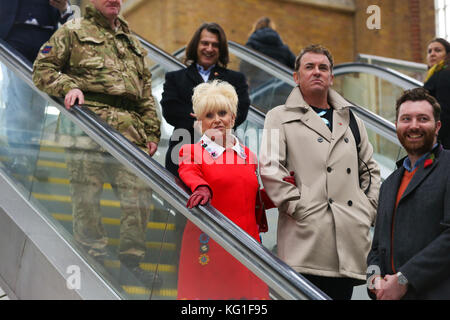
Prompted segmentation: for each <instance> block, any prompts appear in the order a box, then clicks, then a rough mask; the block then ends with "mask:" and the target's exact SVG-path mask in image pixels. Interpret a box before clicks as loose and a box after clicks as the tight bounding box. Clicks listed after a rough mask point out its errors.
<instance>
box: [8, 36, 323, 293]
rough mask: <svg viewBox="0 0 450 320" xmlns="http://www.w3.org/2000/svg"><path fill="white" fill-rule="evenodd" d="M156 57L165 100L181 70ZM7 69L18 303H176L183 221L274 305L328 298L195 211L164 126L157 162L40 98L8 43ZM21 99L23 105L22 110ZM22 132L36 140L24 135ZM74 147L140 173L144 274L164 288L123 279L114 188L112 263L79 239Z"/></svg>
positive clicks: (210, 214)
mask: <svg viewBox="0 0 450 320" xmlns="http://www.w3.org/2000/svg"><path fill="white" fill-rule="evenodd" d="M149 51H150V58H151V59H152V60H153V61H154V63H155V64H154V67H153V69H152V73H153V86H154V93H155V95H156V96H157V95H158V92H161V90H162V88H161V87H162V83H163V81H164V79H163V76H164V73H165V72H167V71H169V70H174V69H178V68H180V67H181V65H180V64H179V63H178V62H176V61H175V60H174V59H171V58H170V57H168V56H167V55H165V54H164V53H163V52H160V51H158V50H157V49H151V50H149ZM0 68H1V72H0V87H1V89H2V94H1V95H0V111H1V114H0V119H1V121H2V126H1V132H0V185H1V190H2V192H1V195H0V261H1V263H0V287H2V289H3V290H4V291H5V292H6V293H7V294H8V296H9V297H11V298H18V299H153V300H156V299H175V298H176V294H177V283H176V281H177V268H178V260H177V254H176V250H177V248H176V246H175V241H174V239H175V237H176V233H177V232H179V230H176V226H175V223H174V221H175V216H176V215H180V214H181V215H183V216H185V217H186V218H188V219H189V220H191V221H192V222H193V223H194V224H196V225H197V226H198V227H199V228H200V229H202V230H203V231H204V232H205V233H207V234H208V235H209V236H211V237H212V238H213V239H214V240H215V241H216V242H217V243H219V244H220V245H221V246H222V247H223V248H224V249H225V250H227V251H228V252H229V253H230V254H231V255H232V256H233V257H234V258H235V259H238V260H239V261H240V262H241V263H242V264H243V265H244V266H245V267H246V268H248V269H249V270H250V271H252V272H253V273H254V274H255V275H256V276H258V277H259V278H260V279H261V280H262V281H264V282H265V283H266V284H267V285H268V286H269V288H270V292H271V297H272V298H274V299H327V298H328V297H327V296H326V295H324V294H323V293H322V292H321V291H320V290H318V289H317V288H315V287H314V286H313V285H311V284H310V283H309V282H308V281H307V280H305V279H304V278H303V277H301V276H300V275H298V274H297V273H296V272H295V271H294V270H292V269H291V268H289V267H288V266H287V265H286V264H284V263H283V262H282V261H280V260H279V259H278V258H277V257H275V256H274V255H272V254H271V252H270V251H269V250H268V249H266V248H264V247H263V246H261V245H260V244H259V243H257V242H256V241H254V240H253V239H252V238H251V237H250V236H248V235H247V234H246V233H244V232H242V231H241V230H240V229H239V228H238V227H237V226H236V225H235V224H234V223H232V222H231V221H230V220H229V219H227V218H226V217H224V216H223V215H222V214H221V213H220V212H218V211H217V210H215V209H214V208H213V207H211V206H206V207H201V208H195V209H192V210H188V209H186V207H185V203H186V201H187V199H188V192H187V190H186V189H185V187H184V186H183V185H182V184H181V183H180V182H179V181H177V180H175V179H174V177H173V176H172V175H171V174H170V173H168V172H167V171H166V170H165V169H164V168H163V166H162V165H161V163H163V161H164V156H165V149H164V144H165V143H166V142H167V137H168V136H169V134H170V132H167V130H166V129H165V128H162V131H163V134H164V135H165V139H163V140H162V142H161V147H160V148H159V149H158V153H157V154H156V155H155V157H154V158H149V157H148V156H147V155H146V154H145V153H143V152H142V151H140V150H139V149H138V148H136V147H135V146H134V145H133V144H132V143H130V142H129V141H128V140H127V139H125V138H124V137H123V136H122V135H120V134H119V133H117V132H116V131H114V130H111V129H110V128H108V127H107V126H105V125H104V124H103V123H102V122H101V121H99V120H97V118H96V117H95V116H93V115H92V114H91V112H90V111H89V110H88V109H85V108H83V107H80V106H76V107H74V108H72V109H71V110H70V111H68V110H66V109H65V108H64V107H63V106H62V101H61V100H60V99H56V98H52V97H49V96H47V95H46V94H44V93H42V92H40V91H38V90H37V89H36V88H35V87H34V85H33V83H32V81H31V66H30V65H28V64H27V63H24V62H23V61H22V60H20V59H19V58H18V57H17V55H16V54H15V53H14V52H13V51H11V50H10V49H9V48H8V46H6V45H5V44H4V43H1V44H0ZM18 83H19V84H20V86H19V85H18ZM13 86H16V87H21V88H22V89H21V91H20V92H19V95H20V97H15V99H10V97H9V96H8V95H9V94H11V91H12V90H11V88H12V87H13ZM25 97H27V98H26V99H25ZM28 97H31V98H28ZM19 98H20V103H15V102H16V101H19ZM22 98H24V99H22ZM16 99H17V100H16ZM27 99H28V100H27ZM157 100H159V97H158V99H157ZM26 101H28V104H25V102H26ZM20 110H26V112H28V113H29V112H33V113H36V114H40V115H41V118H40V119H41V120H40V121H34V122H37V123H31V124H30V123H28V124H27V125H28V126H29V127H25V126H24V125H23V123H22V122H21V120H23V117H22V118H21V120H17V121H18V122H15V121H12V120H8V119H11V118H10V117H9V115H10V114H12V113H13V111H14V112H20ZM33 116H34V115H33ZM252 116H253V117H256V118H257V117H258V115H256V114H253V115H252ZM61 118H65V121H68V122H70V124H71V127H72V128H74V129H76V131H81V132H83V133H84V134H85V137H84V138H85V139H84V140H83V143H82V144H80V145H75V146H74V139H73V137H72V136H70V135H68V134H67V133H64V134H62V133H61V132H60V131H59V130H58V126H59V120H58V119H61ZM36 119H37V118H36ZM258 119H259V120H258V121H261V118H258ZM31 127H33V129H30V128H31ZM21 135H22V136H23V135H25V136H26V137H27V138H25V139H22V140H20V139H19V138H17V137H18V136H21ZM73 148H79V149H83V148H85V149H87V151H89V153H90V157H92V158H93V159H99V158H101V161H102V163H104V164H105V165H106V166H108V167H113V168H115V170H129V171H131V172H132V173H134V174H135V175H136V176H137V177H138V179H139V180H140V181H141V182H142V184H143V185H145V188H146V191H145V192H148V193H151V195H152V198H151V205H150V208H149V212H150V219H149V223H148V224H147V232H146V237H147V239H146V248H147V252H146V257H145V260H144V261H143V262H142V263H141V264H140V268H141V269H143V270H147V271H151V272H153V273H155V274H158V275H159V276H160V277H161V278H162V279H163V285H162V287H160V288H156V287H155V288H153V287H145V286H144V285H143V284H136V283H135V282H132V283H130V284H127V283H125V284H124V283H119V282H118V273H119V270H120V262H119V260H118V258H117V247H118V245H119V243H118V242H119V241H118V239H119V232H120V201H119V200H118V198H117V196H116V194H115V190H114V186H113V185H111V184H109V183H105V184H104V185H103V192H102V195H101V202H100V207H101V208H100V209H101V213H102V222H103V224H104V225H105V228H106V233H107V235H108V253H109V256H108V258H107V259H106V261H105V262H104V263H100V262H99V261H96V260H95V259H93V258H92V257H91V256H90V255H89V254H87V252H86V250H85V249H84V248H83V247H82V246H80V245H79V243H77V242H76V241H75V240H74V238H73V236H72V223H73V220H72V214H71V212H72V206H73V205H74V204H73V202H72V200H73V199H72V198H71V193H70V183H69V175H68V172H67V163H66V156H67V152H68V150H72V149H73ZM18 158H26V159H27V160H28V166H16V165H15V164H16V162H15V160H16V159H18ZM89 159H90V158H89ZM107 180H108V179H107ZM86 188H89V185H88V184H87V185H86ZM93 205H94V204H93ZM272 231H273V230H272Z"/></svg>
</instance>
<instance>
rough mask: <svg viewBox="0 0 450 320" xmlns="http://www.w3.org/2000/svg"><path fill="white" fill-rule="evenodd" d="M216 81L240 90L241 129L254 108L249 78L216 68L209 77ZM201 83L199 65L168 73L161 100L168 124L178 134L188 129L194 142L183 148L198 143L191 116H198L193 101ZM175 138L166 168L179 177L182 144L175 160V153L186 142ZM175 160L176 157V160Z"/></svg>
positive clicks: (191, 141)
mask: <svg viewBox="0 0 450 320" xmlns="http://www.w3.org/2000/svg"><path fill="white" fill-rule="evenodd" d="M213 79H220V80H223V81H227V82H228V83H230V84H231V85H233V86H234V88H235V89H236V92H237V95H238V99H239V102H238V110H237V115H236V121H235V127H237V126H239V125H240V124H241V123H242V122H244V121H245V119H246V118H247V114H248V109H249V106H250V98H249V96H248V85H247V81H246V79H245V76H244V75H243V74H242V73H240V72H236V71H232V70H229V69H225V68H221V67H219V66H215V67H214V68H213V69H212V70H211V74H210V76H209V80H213ZM201 83H203V79H202V77H201V76H200V74H199V73H198V71H197V67H196V64H195V63H193V64H191V65H190V66H189V67H187V68H186V69H182V70H178V71H173V72H168V73H166V80H165V83H164V92H163V94H162V99H161V107H162V113H163V116H164V118H165V119H166V121H167V122H168V123H169V124H170V125H172V126H174V127H175V128H174V130H176V129H186V130H187V131H188V132H189V134H190V138H191V139H190V140H189V141H186V140H184V141H183V142H182V143H183V144H186V143H195V142H196V141H194V129H193V125H194V118H193V117H191V116H190V113H192V112H194V111H193V109H192V100H191V99H192V94H193V90H194V88H195V87H196V86H197V85H199V84H201ZM175 136H176V134H175V135H173V136H172V138H171V141H170V142H169V149H168V151H167V154H166V168H167V169H168V170H169V171H170V172H172V174H174V175H175V176H178V165H177V164H176V163H174V161H172V159H171V158H173V159H178V158H177V157H178V151H179V148H180V147H181V144H179V145H178V147H177V148H176V150H174V155H173V156H172V157H171V153H172V150H173V149H174V147H175V145H177V144H178V143H179V142H181V141H182V138H181V137H179V138H175ZM175 153H176V154H175ZM174 156H176V157H175V158H174Z"/></svg>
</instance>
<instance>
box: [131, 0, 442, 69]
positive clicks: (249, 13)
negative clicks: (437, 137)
mask: <svg viewBox="0 0 450 320" xmlns="http://www.w3.org/2000/svg"><path fill="white" fill-rule="evenodd" d="M127 1H134V2H136V3H138V5H136V6H134V8H133V9H131V10H129V11H128V12H126V13H125V17H126V19H127V20H128V21H129V22H130V26H131V28H132V29H133V30H134V31H135V32H137V33H138V34H140V35H142V36H143V37H144V38H146V39H148V40H149V41H151V42H153V43H155V44H157V45H158V46H160V47H161V48H162V49H164V50H166V51H168V52H173V51H175V50H177V49H178V48H180V47H182V46H184V45H185V44H186V43H187V41H189V39H190V38H191V36H192V34H193V33H194V31H195V30H196V28H197V27H198V26H199V25H200V24H201V23H202V22H212V21H214V22H217V23H219V24H220V25H221V26H222V27H223V28H224V30H225V32H226V34H227V36H228V38H229V39H230V40H234V41H236V42H239V43H245V42H246V40H247V38H248V35H249V32H250V30H251V28H252V25H253V23H254V22H255V20H257V19H258V18H259V17H261V16H264V15H267V16H269V17H271V18H272V20H273V21H275V23H276V26H277V31H278V32H279V33H280V35H281V37H282V39H283V41H284V42H286V43H287V44H288V45H289V47H290V48H291V50H292V51H293V52H294V53H295V54H297V53H298V52H299V51H300V50H301V48H302V47H304V46H305V45H307V44H310V43H321V44H323V45H325V46H327V47H328V48H329V49H330V50H331V52H332V53H333V55H334V57H335V60H336V63H342V62H348V61H353V60H354V59H355V57H356V54H357V53H366V54H373V55H379V56H385V57H390V58H397V59H404V60H409V61H416V62H425V51H426V46H427V43H428V41H429V40H430V39H432V38H433V37H434V36H435V16H434V1H431V0H355V1H354V3H355V10H340V9H336V8H333V7H326V6H316V5H311V4H307V3H306V2H304V1H293V0H290V1H287V0H226V1H224V0H141V1H136V0H125V1H124V3H126V2H127ZM309 2H311V1H309ZM370 5H378V6H379V7H380V9H381V29H380V30H369V29H368V28H367V26H366V21H367V19H368V17H369V14H367V13H366V10H367V7H368V6H370Z"/></svg>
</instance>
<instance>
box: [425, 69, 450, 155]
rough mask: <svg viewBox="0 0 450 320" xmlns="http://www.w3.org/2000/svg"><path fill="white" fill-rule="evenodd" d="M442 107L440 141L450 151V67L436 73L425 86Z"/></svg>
mask: <svg viewBox="0 0 450 320" xmlns="http://www.w3.org/2000/svg"><path fill="white" fill-rule="evenodd" d="M423 87H424V88H425V89H427V90H428V91H429V92H430V94H431V95H432V96H433V97H435V98H436V100H437V101H438V102H439V104H440V105H441V122H442V127H441V129H440V130H439V139H440V141H441V143H442V145H443V146H444V148H445V149H450V90H449V89H450V66H447V67H446V68H445V69H443V70H441V71H439V72H436V73H435V74H433V76H432V77H431V78H430V79H428V81H427V82H425V83H424V86H423Z"/></svg>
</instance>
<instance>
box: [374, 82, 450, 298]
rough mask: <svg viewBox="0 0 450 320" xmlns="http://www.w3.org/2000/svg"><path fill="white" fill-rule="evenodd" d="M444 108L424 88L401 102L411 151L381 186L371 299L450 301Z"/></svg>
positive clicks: (400, 125)
mask: <svg viewBox="0 0 450 320" xmlns="http://www.w3.org/2000/svg"><path fill="white" fill-rule="evenodd" d="M440 111H441V109H440V106H439V104H438V102H437V101H436V99H435V98H433V97H432V96H430V95H429V94H428V93H427V92H426V91H425V90H424V89H422V88H417V89H413V90H409V91H406V92H405V93H404V94H403V95H402V96H401V97H400V98H399V100H398V101H397V117H396V119H397V120H396V123H395V125H396V128H397V136H398V139H399V140H400V142H401V144H402V145H403V147H404V148H405V150H406V152H407V154H408V155H407V156H406V157H405V158H403V159H401V160H400V161H399V162H397V165H398V169H397V170H396V171H394V172H393V173H392V174H391V175H390V176H389V177H388V178H387V179H386V180H385V181H384V182H383V184H382V186H381V190H380V198H379V201H378V215H377V222H376V225H375V234H374V238H373V244H372V250H371V251H370V253H369V255H368V258H367V264H368V265H369V269H368V276H369V279H368V287H369V289H370V294H371V296H372V298H375V297H376V299H379V300H398V299H421V300H422V299H433V300H435V299H439V300H440V299H450V151H447V150H444V149H443V148H442V146H441V145H440V144H439V143H437V135H438V132H439V129H440V128H441V122H440V121H439V118H440Z"/></svg>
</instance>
